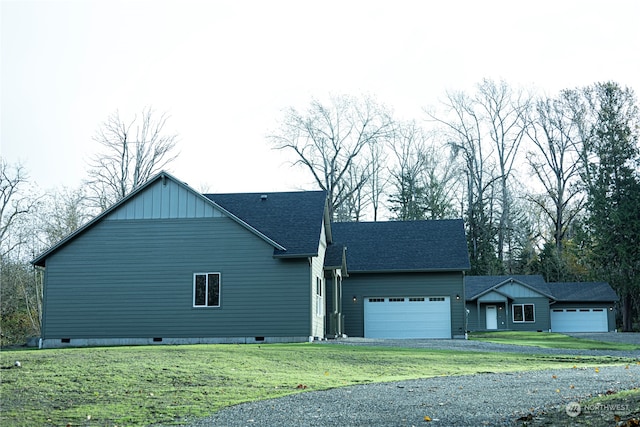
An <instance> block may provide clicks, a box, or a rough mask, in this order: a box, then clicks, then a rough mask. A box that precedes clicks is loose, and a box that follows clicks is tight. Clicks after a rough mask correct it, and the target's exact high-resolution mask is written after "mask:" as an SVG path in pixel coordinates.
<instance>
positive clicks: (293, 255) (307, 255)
mask: <svg viewBox="0 0 640 427" xmlns="http://www.w3.org/2000/svg"><path fill="white" fill-rule="evenodd" d="M317 256H318V252H316V253H297V254H296V253H291V254H289V253H283V254H273V257H274V258H314V257H317Z"/></svg>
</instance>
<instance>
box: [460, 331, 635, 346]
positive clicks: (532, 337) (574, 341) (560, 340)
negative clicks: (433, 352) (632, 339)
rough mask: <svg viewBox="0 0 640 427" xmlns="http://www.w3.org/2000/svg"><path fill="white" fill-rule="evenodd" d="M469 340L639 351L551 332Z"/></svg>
mask: <svg viewBox="0 0 640 427" xmlns="http://www.w3.org/2000/svg"><path fill="white" fill-rule="evenodd" d="M469 339H471V340H476V341H488V342H495V343H499V344H515V345H528V346H535V347H543V348H565V349H571V350H622V351H636V350H640V346H638V345H633V344H621V343H611V342H602V341H594V340H585V339H580V338H574V337H570V336H568V335H563V334H558V333H553V332H517V331H504V332H473V333H471V334H469Z"/></svg>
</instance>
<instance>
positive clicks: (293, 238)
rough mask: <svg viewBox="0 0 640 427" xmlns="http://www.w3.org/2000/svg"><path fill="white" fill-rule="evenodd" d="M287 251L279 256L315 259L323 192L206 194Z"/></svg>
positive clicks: (276, 253)
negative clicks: (312, 257)
mask: <svg viewBox="0 0 640 427" xmlns="http://www.w3.org/2000/svg"><path fill="white" fill-rule="evenodd" d="M204 196H205V197H207V198H209V199H211V200H213V201H214V202H215V203H216V204H218V205H220V206H222V207H223V208H224V209H226V210H228V211H229V212H231V213H232V214H234V215H235V216H237V217H238V218H240V219H241V220H243V221H244V222H246V223H247V224H249V225H251V226H252V227H254V228H255V229H256V230H258V231H260V232H261V233H262V234H264V235H265V236H267V237H269V238H270V239H273V240H274V241H276V242H277V243H279V244H280V245H282V246H284V247H285V248H286V251H281V250H278V249H275V250H274V255H276V256H280V257H300V256H316V255H317V254H318V246H319V244H320V233H321V231H322V224H323V221H324V212H325V203H326V200H327V195H326V193H325V192H324V191H292V192H278V193H226V194H205V195H204Z"/></svg>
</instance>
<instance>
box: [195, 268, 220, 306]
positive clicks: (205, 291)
mask: <svg viewBox="0 0 640 427" xmlns="http://www.w3.org/2000/svg"><path fill="white" fill-rule="evenodd" d="M193 306H194V307H220V273H196V274H194V275H193Z"/></svg>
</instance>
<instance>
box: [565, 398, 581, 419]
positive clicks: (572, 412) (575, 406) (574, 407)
mask: <svg viewBox="0 0 640 427" xmlns="http://www.w3.org/2000/svg"><path fill="white" fill-rule="evenodd" d="M564 410H565V412H566V413H567V415H569V416H570V417H572V418H575V417H577V416H578V415H580V412H582V408H581V407H580V404H579V403H578V402H569V403H567V406H566V407H565V408H564Z"/></svg>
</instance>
